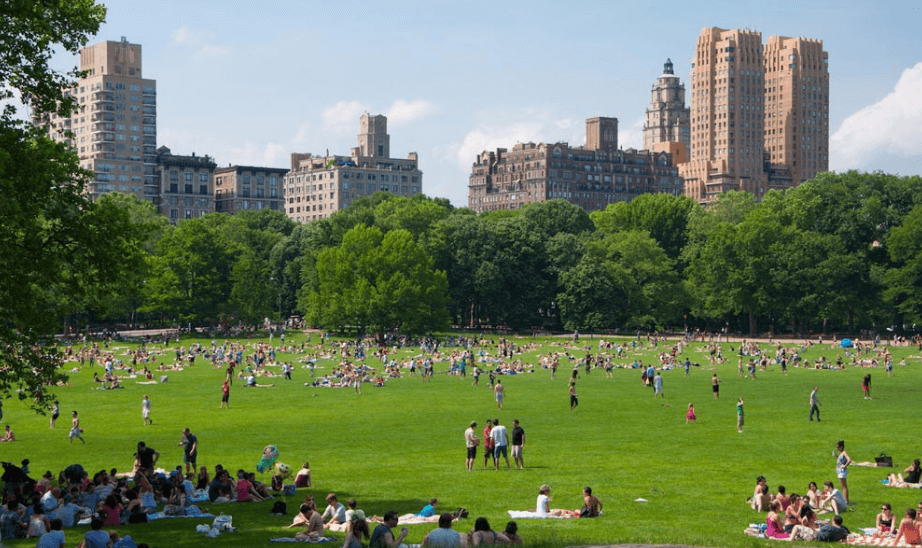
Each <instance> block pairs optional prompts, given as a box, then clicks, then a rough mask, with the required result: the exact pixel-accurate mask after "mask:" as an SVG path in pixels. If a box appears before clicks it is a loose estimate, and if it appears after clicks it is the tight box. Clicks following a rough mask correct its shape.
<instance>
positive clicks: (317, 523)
mask: <svg viewBox="0 0 922 548" xmlns="http://www.w3.org/2000/svg"><path fill="white" fill-rule="evenodd" d="M300 510H301V514H302V515H306V516H308V518H307V524H306V525H307V529H305V530H304V531H301V532H300V533H298V534H297V535H295V538H296V539H297V540H311V541H316V540H318V539H319V538H320V537H322V536H323V518H322V517H320V512H318V511H317V510H314V509H312V508H310V507H309V506H307V505H306V504H302V505H301V508H300ZM308 512H310V514H308ZM294 526H295V525H294V523H292V524H291V525H289V526H288V527H294Z"/></svg>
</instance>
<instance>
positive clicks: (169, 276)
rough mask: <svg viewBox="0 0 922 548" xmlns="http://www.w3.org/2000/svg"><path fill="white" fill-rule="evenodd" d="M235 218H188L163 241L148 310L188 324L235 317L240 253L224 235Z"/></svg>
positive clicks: (151, 281) (148, 294) (149, 290)
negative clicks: (233, 302) (233, 292)
mask: <svg viewBox="0 0 922 548" xmlns="http://www.w3.org/2000/svg"><path fill="white" fill-rule="evenodd" d="M229 218H230V216H229V215H226V214H223V213H216V214H212V215H206V216H204V217H200V218H198V219H187V220H184V221H182V222H181V223H179V224H178V225H177V226H176V228H175V229H174V230H173V231H171V232H170V233H169V234H167V235H166V236H164V237H163V239H161V240H160V242H159V244H158V249H157V255H156V256H155V257H154V259H153V266H152V272H151V276H150V278H148V281H147V285H146V292H145V297H146V302H145V305H144V306H143V307H141V310H142V311H144V312H151V313H156V314H162V315H166V316H169V317H172V318H176V319H179V320H181V321H183V322H202V321H208V320H212V321H213V320H218V319H220V318H221V317H223V316H226V315H229V314H230V312H231V308H230V297H231V289H232V288H233V283H232V281H233V280H232V277H231V272H232V271H233V268H234V265H235V262H236V255H235V251H236V250H237V248H236V246H235V244H234V243H233V242H228V241H227V239H226V237H225V233H224V232H223V231H222V225H224V224H226V223H228V222H229ZM238 276H239V275H238Z"/></svg>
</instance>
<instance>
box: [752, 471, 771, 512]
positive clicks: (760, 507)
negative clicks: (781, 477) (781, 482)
mask: <svg viewBox="0 0 922 548" xmlns="http://www.w3.org/2000/svg"><path fill="white" fill-rule="evenodd" d="M771 501H772V496H771V495H770V494H769V493H768V484H767V483H766V482H765V476H759V477H758V478H756V487H755V490H754V491H753V493H752V498H751V499H749V505H750V506H751V507H752V509H753V510H755V511H757V512H768V505H769V504H770V503H771Z"/></svg>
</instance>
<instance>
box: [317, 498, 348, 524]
mask: <svg viewBox="0 0 922 548" xmlns="http://www.w3.org/2000/svg"><path fill="white" fill-rule="evenodd" d="M320 517H321V518H322V519H323V521H324V524H323V527H324V529H329V528H330V526H332V525H336V526H340V525H343V524H345V523H346V507H345V506H343V505H342V504H340V502H339V499H337V498H336V493H330V494H329V495H327V508H326V510H324V511H323V515H321V516H320Z"/></svg>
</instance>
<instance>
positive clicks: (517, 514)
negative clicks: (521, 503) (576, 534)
mask: <svg viewBox="0 0 922 548" xmlns="http://www.w3.org/2000/svg"><path fill="white" fill-rule="evenodd" d="M508 512H509V517H511V518H512V519H573V518H574V517H575V516H548V515H541V514H539V513H538V512H532V511H530V510H508Z"/></svg>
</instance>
